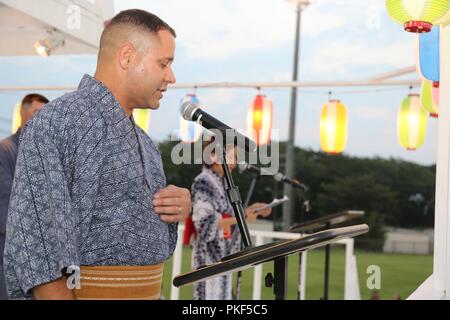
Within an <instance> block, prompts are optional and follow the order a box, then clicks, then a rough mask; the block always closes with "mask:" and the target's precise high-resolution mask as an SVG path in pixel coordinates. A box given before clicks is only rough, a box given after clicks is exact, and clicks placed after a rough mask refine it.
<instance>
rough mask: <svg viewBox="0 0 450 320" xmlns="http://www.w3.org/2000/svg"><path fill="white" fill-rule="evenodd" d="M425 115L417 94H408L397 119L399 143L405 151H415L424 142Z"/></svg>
mask: <svg viewBox="0 0 450 320" xmlns="http://www.w3.org/2000/svg"><path fill="white" fill-rule="evenodd" d="M426 129H427V113H426V111H425V110H424V109H423V108H422V106H421V105H420V98H419V95H418V94H409V95H408V96H407V97H406V98H405V99H403V101H402V104H401V106H400V109H399V111H398V118H397V135H398V140H399V143H400V145H401V146H402V147H404V148H406V149H407V150H410V151H412V150H416V149H417V148H419V147H420V146H422V145H423V143H424V142H425V133H426Z"/></svg>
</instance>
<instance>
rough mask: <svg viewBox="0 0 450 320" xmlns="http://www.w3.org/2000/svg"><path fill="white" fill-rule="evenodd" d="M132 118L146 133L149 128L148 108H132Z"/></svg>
mask: <svg viewBox="0 0 450 320" xmlns="http://www.w3.org/2000/svg"><path fill="white" fill-rule="evenodd" d="M133 119H134V121H135V122H136V124H137V125H138V126H139V127H140V128H141V129H142V130H144V131H145V132H146V133H148V130H149V129H150V119H151V116H150V110H149V109H134V110H133Z"/></svg>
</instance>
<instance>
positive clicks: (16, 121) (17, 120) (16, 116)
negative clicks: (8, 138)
mask: <svg viewBox="0 0 450 320" xmlns="http://www.w3.org/2000/svg"><path fill="white" fill-rule="evenodd" d="M20 107H21V104H20V102H18V103H16V105H15V106H14V109H13V116H12V123H11V132H12V133H13V134H14V133H16V132H17V130H18V129H19V128H20V126H21V125H22V117H21V116H20Z"/></svg>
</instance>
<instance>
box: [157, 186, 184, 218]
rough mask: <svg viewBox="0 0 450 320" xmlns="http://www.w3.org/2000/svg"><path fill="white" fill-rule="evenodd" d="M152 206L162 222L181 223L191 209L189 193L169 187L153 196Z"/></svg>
mask: <svg viewBox="0 0 450 320" xmlns="http://www.w3.org/2000/svg"><path fill="white" fill-rule="evenodd" d="M153 206H154V207H155V212H156V213H157V214H159V215H160V217H161V220H162V221H164V222H180V221H183V220H185V219H186V218H187V217H188V215H189V213H190V212H191V209H192V204H191V193H190V192H189V190H188V189H183V188H178V187H175V186H173V185H170V186H168V187H167V188H165V189H162V190H160V191H159V192H158V193H157V194H155V198H154V199H153Z"/></svg>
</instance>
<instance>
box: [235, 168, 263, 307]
mask: <svg viewBox="0 0 450 320" xmlns="http://www.w3.org/2000/svg"><path fill="white" fill-rule="evenodd" d="M258 178H259V175H253V179H252V182H251V183H250V188H249V190H248V192H247V196H246V197H245V202H244V208H245V209H247V208H248V205H249V203H250V199H251V197H252V194H253V191H254V190H255V186H256V182H257V181H258ZM241 250H242V248H241ZM241 284H242V271H238V273H237V279H236V292H235V293H234V300H239V297H240V296H241Z"/></svg>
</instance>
